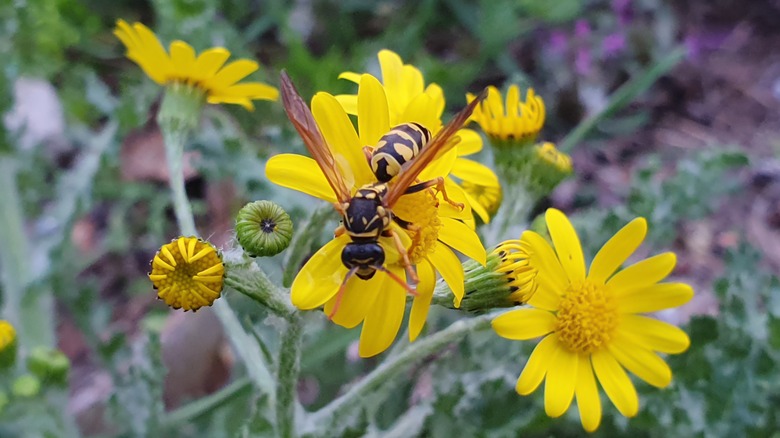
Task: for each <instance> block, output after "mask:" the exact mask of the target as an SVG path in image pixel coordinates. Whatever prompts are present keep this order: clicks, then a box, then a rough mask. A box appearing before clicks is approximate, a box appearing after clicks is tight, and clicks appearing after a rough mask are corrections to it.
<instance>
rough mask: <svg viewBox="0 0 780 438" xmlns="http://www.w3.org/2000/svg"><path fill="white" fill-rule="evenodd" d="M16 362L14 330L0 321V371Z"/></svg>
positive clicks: (3, 321) (7, 323)
mask: <svg viewBox="0 0 780 438" xmlns="http://www.w3.org/2000/svg"><path fill="white" fill-rule="evenodd" d="M15 361H16V330H14V326H12V325H11V323H10V322H8V321H5V320H0V369H2V368H8V367H10V366H11V365H13V364H14V362H15Z"/></svg>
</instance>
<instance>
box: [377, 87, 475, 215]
mask: <svg viewBox="0 0 780 438" xmlns="http://www.w3.org/2000/svg"><path fill="white" fill-rule="evenodd" d="M486 96H487V90H483V91H482V93H480V94H479V96H477V98H476V99H474V100H472V101H471V102H470V103H469V104H468V105H467V106H466V107H465V108H463V109H462V110H461V111H460V112H459V113H458V114H457V115H456V116H455V117H454V118H453V119H452V120H451V121H450V123H448V124H447V126H445V127H444V128H442V129H441V131H439V133H438V134H436V136H435V137H433V139H431V141H430V143H428V144H427V145H425V147H424V148H423V150H422V152H420V154H419V155H418V156H417V157H415V158H414V159H413V160H412V161H410V162H409V163H408V164H409V166H408V167H406V168H404V169H401V172H400V173H399V174H398V175H396V177H395V178H393V180H392V181H391V185H390V188H389V189H388V191H387V194H386V195H385V197H384V203H385V205H386V206H387V207H392V206H393V205H395V203H396V202H397V201H398V199H400V198H401V196H403V195H404V193H405V192H406V189H408V188H409V186H410V185H412V183H414V182H415V181H416V180H417V177H418V176H420V172H422V171H423V169H425V167H427V166H428V165H429V164H430V163H431V162H432V161H433V159H434V158H436V156H437V155H439V154H443V153H445V152H447V151H449V150H450V149H451V148H453V147H454V146H455V145H457V144H458V141H457V140H456V139H453V135H455V133H456V132H458V130H459V129H460V128H462V127H463V125H464V124H466V122H467V121H468V119H469V117H471V113H473V112H474V109H475V108H476V107H477V105H479V103H480V102H482V100H483V99H485V97H486Z"/></svg>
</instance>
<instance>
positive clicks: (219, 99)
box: [206, 92, 255, 111]
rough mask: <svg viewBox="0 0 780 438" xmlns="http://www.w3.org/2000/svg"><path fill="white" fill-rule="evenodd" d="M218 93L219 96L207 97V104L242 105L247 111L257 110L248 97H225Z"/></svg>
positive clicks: (210, 95)
mask: <svg viewBox="0 0 780 438" xmlns="http://www.w3.org/2000/svg"><path fill="white" fill-rule="evenodd" d="M218 93H219V92H217V94H209V95H208V97H206V102H208V103H210V104H220V103H228V104H234V105H241V106H243V107H244V108H245V109H246V110H247V111H254V110H255V105H254V104H253V103H252V101H251V100H249V99H248V98H246V97H236V96H224V95H220V94H218Z"/></svg>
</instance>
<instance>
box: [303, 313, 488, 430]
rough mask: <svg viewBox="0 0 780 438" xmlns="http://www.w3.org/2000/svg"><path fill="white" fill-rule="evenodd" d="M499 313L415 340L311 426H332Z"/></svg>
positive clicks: (322, 411)
mask: <svg viewBox="0 0 780 438" xmlns="http://www.w3.org/2000/svg"><path fill="white" fill-rule="evenodd" d="M496 315H497V313H490V314H486V315H481V316H477V317H475V318H471V319H461V320H459V321H456V322H454V323H453V324H452V325H450V326H449V327H447V328H446V329H444V330H442V331H440V332H437V333H435V334H433V335H431V336H428V337H426V338H424V339H421V340H419V341H417V342H415V343H413V344H411V345H410V346H409V347H408V348H407V349H406V350H404V351H402V352H400V353H399V354H398V355H396V356H393V357H391V358H389V359H387V361H385V362H383V363H382V364H381V365H379V366H378V367H377V368H376V369H374V370H373V371H372V372H370V373H369V374H368V375H367V376H366V377H364V378H363V380H361V381H360V382H358V383H357V384H356V385H355V386H353V387H352V388H350V389H349V391H347V392H346V393H345V394H344V395H342V396H341V397H339V398H337V399H336V400H334V401H332V402H331V403H330V404H328V405H327V406H325V407H324V408H322V409H320V410H319V411H317V412H315V413H314V414H312V416H311V421H310V423H309V424H308V426H309V427H311V428H312V430H320V431H322V430H332V427H333V426H334V425H335V424H337V422H338V421H339V418H341V417H342V416H343V415H344V414H346V413H347V412H349V411H351V410H353V409H355V408H357V407H359V406H360V404H361V401H362V399H363V398H364V397H366V396H368V395H372V396H374V397H375V396H376V394H375V393H374V392H375V390H376V389H378V388H379V387H380V386H381V385H382V384H384V383H386V382H387V381H388V380H390V379H392V378H394V377H396V376H397V375H398V374H400V373H402V372H404V371H406V370H407V369H409V368H410V367H412V366H413V365H415V364H416V363H417V362H419V361H420V360H422V359H425V358H426V357H428V356H430V355H432V354H434V353H436V352H437V351H439V350H441V349H442V348H443V347H445V346H447V345H448V344H451V343H453V342H457V341H460V340H461V339H462V338H463V337H465V336H466V335H467V334H469V333H472V332H476V331H480V330H484V329H486V328H488V327H490V321H491V320H492V319H493V318H495V316H496Z"/></svg>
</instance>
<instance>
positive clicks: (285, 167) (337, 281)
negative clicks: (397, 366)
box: [265, 75, 485, 357]
mask: <svg viewBox="0 0 780 438" xmlns="http://www.w3.org/2000/svg"><path fill="white" fill-rule="evenodd" d="M358 96H359V100H360V102H361V110H360V111H359V112H358V128H359V135H358V132H356V131H355V127H354V126H353V124H352V122H351V121H350V119H349V116H348V115H347V113H346V112H345V111H344V109H343V107H342V106H341V104H340V103H339V101H338V100H337V99H336V98H335V97H334V96H332V95H330V94H328V93H324V92H321V93H317V94H316V95H315V96H314V98H313V99H312V102H311V110H312V113H313V115H314V118H315V120H316V122H317V125H318V126H319V128H320V130H321V131H322V134H323V136H324V137H325V140H326V142H327V143H328V146H329V147H330V148H331V152H332V153H333V156H334V157H335V159H336V162H337V165H338V167H339V172H340V173H341V174H342V175H343V177H344V180H345V182H346V184H347V186H348V187H349V188H350V190H351V192H352V194H354V193H355V192H356V191H357V189H358V188H360V187H362V186H363V185H366V184H369V183H375V182H376V177H375V176H374V174H373V173H372V171H371V168H370V167H369V164H368V161H367V160H366V157H365V155H364V154H363V151H362V145H365V144H375V143H376V141H377V140H378V139H379V137H381V136H382V135H383V134H385V133H386V132H387V131H388V130H389V129H390V122H389V120H390V119H389V113H390V108H389V105H388V101H387V97H386V95H385V89H384V87H382V84H381V83H379V81H378V80H377V79H376V78H374V77H373V76H370V75H363V76H362V77H361V79H360V87H359V90H358ZM363 105H365V106H363ZM363 108H365V109H366V111H368V112H364V111H363ZM456 158H457V152H456V151H454V150H451V151H449V152H448V153H445V154H443V155H442V156H441V157H439V158H437V159H436V160H434V162H433V163H431V165H429V166H428V168H426V169H425V170H424V171H423V173H422V174H421V175H420V177H419V179H420V180H421V181H425V180H429V179H433V178H435V177H438V176H446V175H447V173H448V172H449V169H450V168H451V167H452V163H453V162H454V161H455V159H456ZM265 172H266V176H267V177H268V179H269V180H271V181H272V182H274V183H276V184H278V185H281V186H283V187H288V188H291V189H294V190H298V191H301V192H303V193H306V194H309V195H312V196H315V197H317V198H320V199H324V200H326V201H328V202H331V203H335V202H336V195H335V193H333V190H332V189H331V187H330V185H329V184H328V182H327V180H326V179H325V176H324V174H323V173H322V170H321V169H320V168H319V166H318V165H317V164H316V162H315V161H314V160H313V159H311V158H309V157H304V156H300V155H294V154H280V155H276V156H274V157H272V158H271V159H270V160H268V163H267V165H266V169H265ZM447 189H448V190H449V187H447ZM448 194H449V196H450V197H453V199H454V200H455V201H456V202H458V199H457V198H456V197H455V195H456V194H455V193H454V192H448ZM393 213H394V214H395V215H397V216H398V217H400V218H402V219H404V220H407V221H409V222H412V223H414V224H415V225H418V226H420V227H421V230H420V233H421V235H420V236H410V235H409V234H408V233H407V232H406V231H405V230H403V229H402V228H401V227H399V226H398V225H397V224H395V223H392V224H391V227H392V229H393V230H394V231H395V232H396V233H397V234H398V235H399V236H401V237H402V240H404V247H405V248H407V251H408V253H409V255H410V257H411V259H412V260H411V261H412V264H413V265H415V266H416V269H417V275H418V277H419V284H418V285H417V290H416V292H417V295H416V296H415V297H414V300H413V303H412V310H411V314H410V318H409V337H410V340H412V341H413V340H414V339H415V338H416V337H417V336H418V335H419V333H420V331H421V330H422V327H423V325H424V324H425V319H426V318H427V315H428V309H429V307H430V303H431V298H432V296H433V289H434V284H435V279H436V272H439V274H440V275H441V276H442V277H443V278H444V280H445V281H446V282H447V284H448V285H449V286H450V288H451V289H452V291H453V293H454V295H455V300H456V302H457V303H458V304H459V303H460V300H461V299H462V297H463V292H464V291H463V280H464V274H463V267H462V265H461V263H460V260H459V259H458V256H457V255H455V253H454V252H453V251H452V250H451V249H450V247H452V248H454V249H456V250H457V251H459V252H461V253H463V254H465V255H467V256H469V257H471V258H473V259H475V260H477V261H479V262H481V263H484V262H485V249H484V247H483V246H482V243H481V242H480V240H479V237H478V236H477V235H476V233H475V232H474V231H473V230H472V229H471V228H469V227H468V226H467V225H465V224H464V223H463V222H461V221H460V220H459V219H458V218H459V217H460V216H461V215H462V212H461V211H459V210H458V209H456V208H453V207H452V206H450V205H449V204H448V203H446V202H441V203H440V202H439V200H438V199H436V198H434V197H433V196H432V195H431V194H430V191H427V190H424V191H421V192H418V193H417V194H415V195H407V196H403V197H401V200H400V201H399V202H398V203H397V204H396V206H394V207H393ZM350 241H351V239H350V238H349V236H347V235H346V234H344V235H341V236H339V237H336V238H334V239H333V240H331V241H330V242H329V243H327V244H326V245H325V246H323V247H322V248H320V250H318V251H317V252H316V253H315V254H314V255H313V256H312V258H311V259H309V261H308V262H307V263H306V264H305V265H304V266H303V268H302V269H301V271H300V272H299V273H298V275H297V276H296V278H295V280H294V281H293V284H292V288H291V298H292V302H293V304H294V305H295V306H296V307H298V308H300V309H304V310H308V309H316V308H318V307H321V306H323V305H324V306H325V313H326V314H328V315H330V314H332V312H333V309H334V308H335V306H336V300H337V297H336V294H337V292H338V289H339V286H340V285H341V282H342V280H343V279H344V276H345V275H346V274H347V268H346V267H345V266H344V264H343V263H342V261H341V252H342V250H343V248H344V246H345V245H346V244H347V243H349V242H350ZM413 242H414V243H413ZM379 244H380V246H382V248H383V249H384V251H385V254H386V261H385V266H386V267H387V268H388V269H389V270H390V271H391V272H392V273H393V274H395V275H396V276H398V277H399V278H401V279H403V280H405V279H406V274H405V272H404V269H403V267H402V266H401V264H400V262H399V257H400V256H399V254H398V253H397V251H396V250H395V245H394V244H393V241H392V239H390V238H386V237H380V238H379ZM405 308H406V289H405V288H404V287H403V286H401V285H400V284H398V283H397V282H395V281H393V280H392V279H391V278H390V277H389V276H388V275H383V274H382V273H379V274H377V275H375V276H374V277H373V278H371V279H369V280H362V279H360V278H357V277H352V278H351V279H350V280H349V281H348V282H347V284H346V286H345V291H344V293H343V295H342V297H341V301H340V303H339V307H338V311H337V312H336V313H335V314H333V321H334V322H335V323H337V324H339V325H342V326H344V327H347V328H352V327H355V326H357V325H358V324H360V323H361V322H362V323H363V327H362V331H361V334H360V344H359V353H360V355H361V356H362V357H370V356H374V355H376V354H379V353H381V352H383V351H384V350H386V349H387V348H388V347H389V346H390V344H392V342H393V340H394V339H395V337H396V335H397V334H398V330H399V328H400V326H401V321H402V319H403V315H404V310H405Z"/></svg>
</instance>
